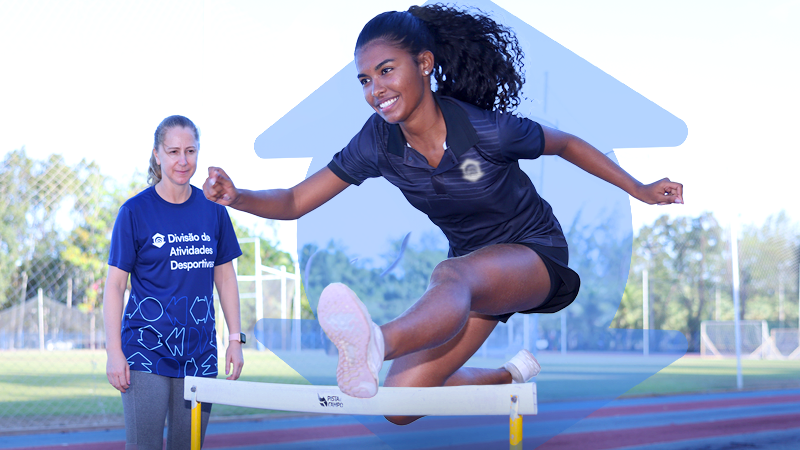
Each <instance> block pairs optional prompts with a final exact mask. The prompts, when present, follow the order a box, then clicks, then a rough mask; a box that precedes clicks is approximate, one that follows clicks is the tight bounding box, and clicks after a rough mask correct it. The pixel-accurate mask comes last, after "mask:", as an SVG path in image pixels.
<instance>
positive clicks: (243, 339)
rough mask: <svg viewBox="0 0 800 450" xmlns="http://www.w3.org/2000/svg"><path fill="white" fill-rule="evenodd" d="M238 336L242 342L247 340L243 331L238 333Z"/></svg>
mask: <svg viewBox="0 0 800 450" xmlns="http://www.w3.org/2000/svg"><path fill="white" fill-rule="evenodd" d="M239 338H240V340H241V341H242V344H244V343H246V342H247V335H246V334H244V333H239Z"/></svg>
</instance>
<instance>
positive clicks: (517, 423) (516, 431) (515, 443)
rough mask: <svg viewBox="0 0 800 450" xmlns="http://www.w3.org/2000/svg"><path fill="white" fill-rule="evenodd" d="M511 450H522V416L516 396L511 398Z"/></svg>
mask: <svg viewBox="0 0 800 450" xmlns="http://www.w3.org/2000/svg"><path fill="white" fill-rule="evenodd" d="M509 422H510V431H511V436H510V442H509V443H510V447H509V448H510V450H522V416H520V415H519V401H518V400H517V396H516V395H512V396H511V417H510V418H509Z"/></svg>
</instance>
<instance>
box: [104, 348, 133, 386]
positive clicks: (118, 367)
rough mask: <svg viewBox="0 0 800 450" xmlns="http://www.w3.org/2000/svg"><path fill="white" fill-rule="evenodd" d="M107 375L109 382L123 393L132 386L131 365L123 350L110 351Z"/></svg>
mask: <svg viewBox="0 0 800 450" xmlns="http://www.w3.org/2000/svg"><path fill="white" fill-rule="evenodd" d="M106 376H107V377H108V382H109V383H111V385H112V386H114V388H115V389H116V390H118V391H120V392H122V393H125V391H126V390H127V389H128V388H129V387H130V386H131V367H130V366H129V365H128V360H127V359H125V355H124V354H123V353H122V350H116V351H108V361H107V362H106Z"/></svg>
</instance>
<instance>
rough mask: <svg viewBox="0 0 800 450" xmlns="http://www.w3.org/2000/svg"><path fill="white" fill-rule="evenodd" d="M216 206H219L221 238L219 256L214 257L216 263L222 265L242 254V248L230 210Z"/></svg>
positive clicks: (218, 242) (218, 246) (219, 240)
mask: <svg viewBox="0 0 800 450" xmlns="http://www.w3.org/2000/svg"><path fill="white" fill-rule="evenodd" d="M215 206H216V207H218V208H219V213H218V217H219V239H218V240H217V257H216V259H214V265H215V266H221V265H223V264H225V263H228V262H231V261H233V260H234V259H236V258H238V257H240V256H242V249H241V248H240V247H239V241H238V240H237V239H236V232H235V231H234V230H233V224H232V223H231V218H230V216H229V215H228V210H227V209H225V207H223V206H219V205H215Z"/></svg>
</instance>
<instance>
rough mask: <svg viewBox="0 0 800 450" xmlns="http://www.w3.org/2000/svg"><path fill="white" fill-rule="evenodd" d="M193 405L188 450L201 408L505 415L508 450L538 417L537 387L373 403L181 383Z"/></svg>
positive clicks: (452, 389) (445, 392) (443, 392)
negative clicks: (525, 422) (525, 421)
mask: <svg viewBox="0 0 800 450" xmlns="http://www.w3.org/2000/svg"><path fill="white" fill-rule="evenodd" d="M183 398H184V399H185V400H189V401H191V402H192V427H191V429H192V450H200V405H201V404H202V403H217V404H220V405H231V406H244V407H248V408H259V409H271V410H276V411H292V412H305V413H316V414H347V415H369V416H492V415H494V416H496V415H509V420H510V448H511V449H513V450H520V449H522V416H523V415H535V414H537V412H538V406H537V402H536V383H519V384H501V385H487V386H447V387H426V388H418V387H380V388H378V393H377V394H376V395H375V396H374V397H372V398H356V397H350V396H348V395H346V394H343V393H342V391H341V390H339V387H338V386H313V385H311V386H310V385H301V384H278V383H257V382H252V381H231V380H224V379H216V378H203V377H191V376H189V377H186V379H185V381H184V390H183Z"/></svg>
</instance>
